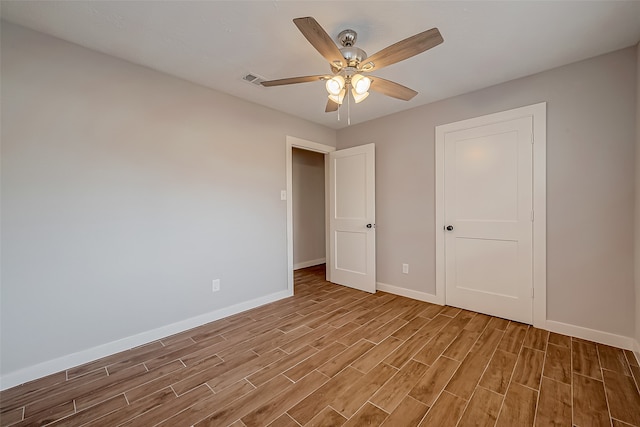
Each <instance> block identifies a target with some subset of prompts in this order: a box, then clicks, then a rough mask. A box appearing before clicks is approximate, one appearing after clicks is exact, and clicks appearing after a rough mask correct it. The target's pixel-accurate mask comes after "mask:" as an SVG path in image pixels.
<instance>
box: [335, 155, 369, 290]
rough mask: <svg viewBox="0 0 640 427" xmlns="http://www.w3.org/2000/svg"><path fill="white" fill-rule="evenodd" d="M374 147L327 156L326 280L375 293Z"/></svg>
mask: <svg viewBox="0 0 640 427" xmlns="http://www.w3.org/2000/svg"><path fill="white" fill-rule="evenodd" d="M375 219H376V214H375V150H374V144H367V145H362V146H359V147H353V148H348V149H345V150H338V151H334V152H331V153H329V262H328V266H327V267H328V269H329V270H330V272H329V275H328V277H329V280H331V281H332V282H334V283H338V284H340V285H344V286H349V287H352V288H355V289H359V290H362V291H367V292H372V293H373V292H375V291H376V229H375Z"/></svg>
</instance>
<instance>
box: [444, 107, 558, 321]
mask: <svg viewBox="0 0 640 427" xmlns="http://www.w3.org/2000/svg"><path fill="white" fill-rule="evenodd" d="M521 117H533V138H534V144H533V210H534V212H535V220H534V222H533V290H534V298H533V325H534V326H535V327H537V328H541V329H546V322H547V173H546V169H547V165H546V162H547V131H546V129H547V124H546V123H547V103H546V102H541V103H539V104H534V105H529V106H526V107H520V108H515V109H513V110H508V111H503V112H500V113H494V114H488V115H486V116H481V117H476V118H473V119H468V120H462V121H459V122H455V123H449V124H445V125H440V126H436V139H435V144H436V146H435V154H436V158H435V161H436V165H435V166H436V168H435V169H436V200H435V204H436V295H435V300H436V301H437V304H444V303H445V301H446V298H445V296H446V289H445V259H444V232H443V229H444V225H445V224H444V136H445V134H447V133H448V132H452V131H454V130H455V131H457V130H462V129H469V128H473V127H477V126H482V125H487V124H492V123H499V122H503V121H506V120H513V119H518V118H521Z"/></svg>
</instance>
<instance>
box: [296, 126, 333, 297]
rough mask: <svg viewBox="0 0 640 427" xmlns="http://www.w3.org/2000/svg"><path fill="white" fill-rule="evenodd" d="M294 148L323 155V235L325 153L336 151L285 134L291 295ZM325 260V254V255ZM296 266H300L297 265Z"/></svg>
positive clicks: (326, 146)
mask: <svg viewBox="0 0 640 427" xmlns="http://www.w3.org/2000/svg"><path fill="white" fill-rule="evenodd" d="M294 150H304V151H311V152H315V153H320V154H322V155H324V158H325V160H324V179H325V185H324V188H325V191H324V210H325V212H324V218H325V224H324V229H323V232H324V235H325V236H326V235H327V230H328V220H327V218H328V215H327V210H328V206H329V204H328V194H327V191H326V189H327V188H328V183H327V180H328V164H327V155H328V154H329V153H331V152H333V151H336V149H335V147H331V146H330V145H324V144H319V143H317V142H312V141H307V140H304V139H301V138H296V137H293V136H287V141H286V169H287V170H286V173H287V189H286V194H287V289H288V291H289V292H290V294H291V295H293V285H294V281H293V271H294V228H293V227H294V226H293V214H294V212H293V196H294V193H293V155H294V154H293V153H294ZM327 245H328V242H325V251H324V252H325V254H327V253H328V252H329V248H328V246H327ZM325 260H326V255H325ZM298 267H301V266H300V265H298ZM329 275H330V274H329V272H328V271H327V277H326V279H327V281H329V282H330V281H331V278H330V277H329Z"/></svg>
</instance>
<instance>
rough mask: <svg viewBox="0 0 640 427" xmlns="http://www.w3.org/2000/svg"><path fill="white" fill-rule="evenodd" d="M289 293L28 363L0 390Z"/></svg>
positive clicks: (2, 383) (7, 376)
mask: <svg viewBox="0 0 640 427" xmlns="http://www.w3.org/2000/svg"><path fill="white" fill-rule="evenodd" d="M290 296H292V293H291V292H290V291H281V292H276V293H274V294H270V295H266V296H263V297H260V298H256V299H253V300H250V301H245V302H241V303H238V304H235V305H232V306H230V307H225V308H221V309H219V310H215V311H211V312H209V313H205V314H202V315H199V316H195V317H191V318H189V319H185V320H181V321H179V322H176V323H172V324H170V325H166V326H162V327H160V328H157V329H152V330H150V331H146V332H142V333H140V334H136V335H132V336H130V337H126V338H123V339H120V340H117V341H112V342H110V343H106V344H102V345H99V346H96V347H93V348H89V349H86V350H82V351H79V352H77V353H72V354H68V355H66V356H62V357H58V358H56V359H53V360H48V361H46V362H42V363H39V364H37V365H33V366H29V367H27V368H23V369H20V370H18V371H15V372H10V373H8V374H5V375H3V376H2V377H1V378H0V390H5V389H7V388H10V387H14V386H16V385H20V384H24V383H26V382H28V381H32V380H35V379H38V378H42V377H44V376H47V375H51V374H54V373H56V372H60V371H64V370H67V369H70V368H73V367H75V366H79V365H82V364H85V363H87V362H91V361H93V360H96V359H100V358H101V357H105V356H109V355H111V354H114V353H118V352H121V351H124V350H129V349H131V348H134V347H138V346H140V345H143V344H147V343H149V342H152V341H156V340H159V339H161V338H165V337H168V336H170V335H173V334H177V333H179V332H183V331H187V330H189V329H192V328H195V327H198V326H201V325H204V324H206V323H209V322H213V321H215V320H219V319H222V318H224V317H228V316H231V315H234V314H237V313H241V312H243V311H247V310H250V309H252V308H256V307H259V306H261V305H265V304H269V303H271V302H274V301H278V300H281V299H283V298H287V297H290Z"/></svg>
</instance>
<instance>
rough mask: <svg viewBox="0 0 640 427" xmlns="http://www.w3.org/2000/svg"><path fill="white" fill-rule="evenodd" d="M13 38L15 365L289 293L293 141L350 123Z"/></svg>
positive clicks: (7, 233) (8, 123) (10, 144)
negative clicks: (284, 194) (289, 153)
mask: <svg viewBox="0 0 640 427" xmlns="http://www.w3.org/2000/svg"><path fill="white" fill-rule="evenodd" d="M1 36H2V46H1V48H2V69H1V79H2V80H1V85H2V101H1V102H2V104H1V107H2V130H1V132H2V133H1V139H2V200H1V202H2V277H1V278H2V299H1V310H0V311H1V325H2V326H1V328H2V329H1V333H2V334H1V335H2V342H1V346H0V347H1V352H2V353H1V357H0V358H1V360H2V366H1V373H2V374H3V375H5V374H7V373H12V372H15V371H16V370H19V369H21V368H27V367H31V366H34V365H36V364H38V363H42V362H46V361H49V360H52V359H55V358H58V357H63V356H65V357H66V356H67V355H70V354H72V353H75V352H81V351H85V350H86V349H90V348H93V347H94V346H99V345H103V344H105V343H110V342H116V341H117V340H120V339H123V338H126V337H131V336H135V335H136V334H139V333H144V332H146V331H150V330H153V329H154V328H161V327H163V326H165V325H169V324H171V323H173V322H180V321H183V320H184V319H189V318H193V317H195V316H199V315H203V314H205V313H210V312H212V311H215V310H218V309H224V308H227V307H230V306H233V305H234V304H241V303H243V302H246V301H248V300H252V299H254V298H259V297H265V296H269V295H273V294H277V293H279V292H286V290H287V264H286V251H287V249H286V202H284V201H281V200H280V190H282V189H284V188H286V169H285V166H286V165H285V144H286V136H287V135H292V136H297V137H301V138H304V139H307V140H313V141H318V142H320V143H323V144H327V145H335V131H333V130H331V129H328V128H325V127H323V126H319V125H316V124H312V123H309V122H305V121H303V120H300V119H298V118H294V117H291V116H288V115H285V114H282V113H278V112H276V111H274V110H271V109H267V108H263V107H260V106H257V105H255V104H251V103H248V102H245V101H242V100H239V99H237V98H233V97H231V96H227V95H224V94H221V93H218V92H215V91H212V90H208V89H206V88H203V87H200V86H197V85H194V84H191V83H189V82H186V81H183V80H180V79H177V78H174V77H170V76H167V75H164V74H161V73H158V72H155V71H152V70H150V69H147V68H143V67H139V66H136V65H133V64H131V63H128V62H125V61H121V60H118V59H115V58H113V57H110V56H106V55H102V54H99V53H96V52H93V51H90V50H87V49H84V48H81V47H79V46H76V45H72V44H69V43H66V42H62V41H60V40H57V39H54V38H51V37H48V36H44V35H42V34H39V33H35V32H32V31H30V30H26V29H24V28H21V27H17V26H15V25H12V24H8V23H5V22H3V23H2V34H1ZM213 279H221V290H220V292H217V293H215V294H214V293H212V291H211V281H212V280H213Z"/></svg>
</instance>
